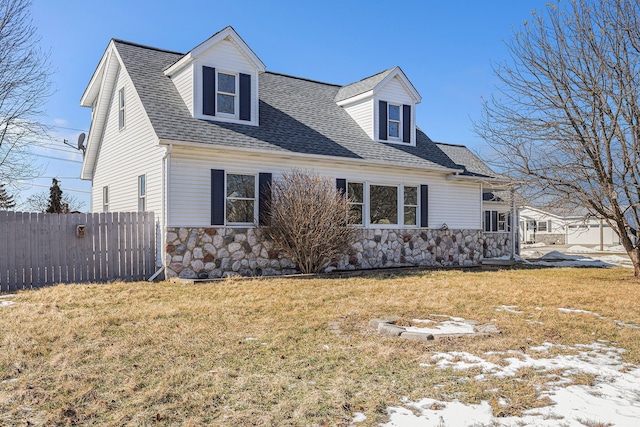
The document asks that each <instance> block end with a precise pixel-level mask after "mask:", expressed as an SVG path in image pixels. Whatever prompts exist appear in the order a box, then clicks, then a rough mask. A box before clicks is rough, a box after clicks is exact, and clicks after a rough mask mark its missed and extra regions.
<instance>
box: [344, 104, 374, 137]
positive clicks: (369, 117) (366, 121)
mask: <svg viewBox="0 0 640 427" xmlns="http://www.w3.org/2000/svg"><path fill="white" fill-rule="evenodd" d="M344 109H345V111H346V112H347V113H349V115H350V116H351V117H352V118H353V120H355V121H356V123H357V124H358V126H360V127H361V128H362V130H364V131H365V132H366V133H367V135H368V136H369V138H371V139H375V133H374V129H373V98H369V99H365V100H363V101H360V102H355V103H353V104H350V105H347V106H345V107H344Z"/></svg>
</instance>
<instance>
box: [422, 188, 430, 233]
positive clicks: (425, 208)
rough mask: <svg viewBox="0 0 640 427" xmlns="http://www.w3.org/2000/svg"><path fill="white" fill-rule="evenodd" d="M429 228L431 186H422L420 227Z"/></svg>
mask: <svg viewBox="0 0 640 427" xmlns="http://www.w3.org/2000/svg"><path fill="white" fill-rule="evenodd" d="M428 226H429V186H428V185H421V186H420V227H428Z"/></svg>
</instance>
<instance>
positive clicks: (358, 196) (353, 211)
mask: <svg viewBox="0 0 640 427" xmlns="http://www.w3.org/2000/svg"><path fill="white" fill-rule="evenodd" d="M347 197H348V198H349V213H350V219H351V221H352V224H363V221H364V184H363V183H361V182H349V183H348V185H347Z"/></svg>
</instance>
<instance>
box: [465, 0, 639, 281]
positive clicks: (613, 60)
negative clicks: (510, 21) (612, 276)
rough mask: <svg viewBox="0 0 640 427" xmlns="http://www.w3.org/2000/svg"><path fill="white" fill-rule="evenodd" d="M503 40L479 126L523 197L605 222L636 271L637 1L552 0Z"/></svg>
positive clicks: (477, 124)
mask: <svg viewBox="0 0 640 427" xmlns="http://www.w3.org/2000/svg"><path fill="white" fill-rule="evenodd" d="M507 46H508V49H509V51H510V54H511V60H510V61H509V62H508V63H506V64H501V65H497V66H495V67H494V71H495V73H496V75H497V77H498V79H499V82H500V86H499V92H498V94H497V95H496V96H494V97H492V98H491V100H490V101H489V102H487V103H485V106H484V114H483V117H482V119H481V120H480V121H479V122H477V123H475V124H474V126H475V130H476V132H477V133H478V134H479V135H480V136H482V137H483V138H484V139H485V140H487V141H488V142H489V143H490V144H491V145H492V146H493V148H494V149H495V150H496V152H497V153H498V158H499V162H500V163H501V165H502V166H503V168H504V172H505V173H507V174H509V175H511V176H512V177H514V179H516V180H517V181H518V182H519V183H520V184H522V185H523V189H524V190H523V191H525V190H526V191H528V195H529V197H530V198H533V199H537V200H539V201H540V200H542V201H544V202H547V203H548V204H556V205H557V204H562V205H563V206H564V207H567V208H572V207H584V208H586V209H588V211H589V213H590V214H591V215H595V216H597V217H599V218H602V219H604V221H606V223H607V224H608V225H609V226H610V227H612V228H613V229H614V230H615V231H616V233H617V234H618V236H619V237H620V241H621V243H622V245H623V246H624V248H625V249H626V251H627V252H628V254H629V256H630V258H631V260H632V262H633V265H634V269H635V276H636V277H637V278H640V247H638V238H640V230H639V225H640V185H639V180H640V168H639V163H638V162H639V160H640V103H639V99H640V93H639V92H638V90H639V88H640V3H639V2H637V1H636V0H601V1H596V2H590V1H589V2H587V1H584V2H583V1H578V0H571V1H569V2H562V3H560V2H558V4H549V5H547V9H546V10H545V12H544V13H543V14H538V13H535V12H534V13H533V16H532V20H531V21H529V22H525V24H524V26H523V27H522V28H520V29H518V30H516V32H515V34H514V37H513V39H511V41H509V42H508V43H507Z"/></svg>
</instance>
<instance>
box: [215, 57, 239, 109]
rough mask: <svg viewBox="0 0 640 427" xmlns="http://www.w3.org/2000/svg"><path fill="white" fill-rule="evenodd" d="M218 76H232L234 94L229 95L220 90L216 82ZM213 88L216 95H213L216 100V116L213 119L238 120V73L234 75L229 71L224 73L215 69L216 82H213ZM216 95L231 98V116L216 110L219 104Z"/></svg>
mask: <svg viewBox="0 0 640 427" xmlns="http://www.w3.org/2000/svg"><path fill="white" fill-rule="evenodd" d="M220 74H226V75H228V76H233V77H234V84H235V87H234V90H235V93H229V92H223V91H221V90H220V84H219V82H218V77H219V75H220ZM215 87H216V93H215V99H216V115H215V117H225V118H228V119H238V118H239V114H240V105H239V103H240V73H234V72H231V71H226V70H218V69H217V68H216V81H215ZM218 94H221V95H225V96H233V114H230V113H225V112H222V111H219V110H218V108H219V107H220V102H218Z"/></svg>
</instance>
